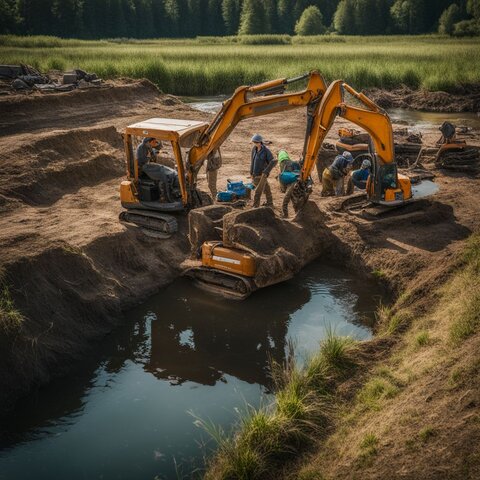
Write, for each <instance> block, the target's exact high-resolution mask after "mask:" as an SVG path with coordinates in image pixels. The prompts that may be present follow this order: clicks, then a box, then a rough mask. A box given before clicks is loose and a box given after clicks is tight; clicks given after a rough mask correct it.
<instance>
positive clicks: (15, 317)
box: [0, 276, 24, 335]
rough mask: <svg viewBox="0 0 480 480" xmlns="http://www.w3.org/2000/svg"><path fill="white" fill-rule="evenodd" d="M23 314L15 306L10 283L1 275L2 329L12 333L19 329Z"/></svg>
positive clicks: (0, 321)
mask: <svg viewBox="0 0 480 480" xmlns="http://www.w3.org/2000/svg"><path fill="white" fill-rule="evenodd" d="M23 320H24V317H23V315H22V314H21V313H20V312H19V311H18V310H17V309H16V308H15V304H14V302H13V299H12V296H11V294H10V290H9V288H8V285H7V284H6V283H5V281H4V280H3V278H2V277H1V276H0V331H2V332H3V333H4V334H6V335H11V334H12V333H15V332H17V331H18V330H19V328H20V327H21V325H22V323H23Z"/></svg>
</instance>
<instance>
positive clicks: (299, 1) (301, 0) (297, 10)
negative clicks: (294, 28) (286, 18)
mask: <svg viewBox="0 0 480 480" xmlns="http://www.w3.org/2000/svg"><path fill="white" fill-rule="evenodd" d="M312 3H313V2H312V1H311V0H293V12H292V13H293V21H294V23H296V22H297V21H298V19H299V18H300V17H301V16H302V13H303V12H304V11H305V9H306V8H307V7H308V5H311V4H312Z"/></svg>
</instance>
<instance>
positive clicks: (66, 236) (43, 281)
mask: <svg viewBox="0 0 480 480" xmlns="http://www.w3.org/2000/svg"><path fill="white" fill-rule="evenodd" d="M459 108H463V107H459ZM0 110H1V111H2V115H1V116H0V118H1V120H0V121H1V123H2V125H1V127H2V128H1V130H0V131H1V133H0V168H1V171H2V175H1V176H0V212H1V215H0V232H1V233H0V265H1V267H2V269H3V270H4V272H5V281H6V283H7V284H8V285H9V287H10V291H11V293H12V296H13V298H14V300H15V304H16V306H17V308H18V309H19V310H20V311H21V312H22V314H23V315H24V316H25V321H24V324H23V326H22V328H21V331H20V332H19V333H18V334H17V335H16V336H15V337H14V338H10V337H5V336H3V337H1V338H0V344H2V345H0V346H1V347H2V348H1V354H0V355H1V360H2V361H1V362H0V383H1V385H2V387H5V388H2V389H0V405H1V406H2V407H6V406H8V405H11V404H12V402H14V401H15V399H17V398H18V397H19V396H21V395H24V394H26V393H27V392H28V391H30V389H31V388H33V387H35V386H38V385H41V384H43V383H46V382H48V381H49V380H50V379H51V378H52V377H53V376H56V375H62V374H64V373H66V372H67V371H68V369H69V368H70V367H71V365H72V362H73V361H75V360H76V359H78V358H80V357H81V356H82V355H85V353H86V352H87V351H88V348H89V345H91V343H92V341H94V340H95V339H98V338H99V337H101V336H102V335H104V334H105V333H106V332H107V331H109V330H111V329H112V328H113V326H114V325H116V324H118V323H120V322H121V321H122V314H121V312H122V311H123V310H124V309H126V308H128V307H129V306H131V305H133V304H135V303H138V302H140V301H141V300H142V299H144V298H145V297H146V296H147V295H151V294H152V293H154V292H155V291H157V290H158V289H159V288H161V287H163V286H164V285H166V284H167V283H169V282H171V281H172V280H173V279H174V278H175V277H176V276H177V275H179V273H180V271H181V263H182V262H183V261H184V260H185V259H186V258H187V257H188V256H189V255H190V245H189V242H188V240H187V235H186V234H187V231H188V225H187V218H186V216H183V217H180V219H179V226H180V231H179V233H178V234H176V235H175V236H173V237H172V238H171V239H169V240H165V241H159V240H155V239H151V238H147V237H145V236H144V235H143V234H141V233H140V232H139V231H138V230H136V229H135V228H126V227H125V226H123V225H121V224H119V222H118V220H117V219H118V214H119V213H120V211H121V207H120V203H119V196H118V186H119V184H120V181H121V180H122V179H123V175H124V174H123V171H124V159H123V158H124V157H123V152H122V143H121V137H120V132H121V131H122V129H123V128H124V127H125V126H126V125H128V124H130V123H133V122H135V121H139V120H141V119H146V118H150V117H154V116H156V117H174V118H175V117H176V118H194V119H209V118H211V116H210V115H209V114H204V113H200V112H198V111H195V110H193V109H191V108H190V107H188V106H187V105H184V104H182V103H179V102H178V101H177V100H176V99H174V98H173V97H170V96H166V95H161V94H159V92H158V91H157V90H156V89H155V87H154V86H153V85H152V84H150V83H149V82H146V81H140V82H131V83H122V82H118V83H117V84H116V85H112V86H111V87H109V88H105V89H99V90H96V89H92V90H87V91H74V92H70V93H66V94H57V95H48V96H45V97H43V96H42V97H38V96H35V97H19V98H14V97H8V98H6V99H5V98H2V99H0ZM4 112H6V113H7V114H6V115H4V114H3V113H4ZM305 122H306V115H305V112H304V111H303V110H302V111H294V112H293V113H289V114H285V113H280V114H275V115H272V116H270V117H269V118H268V121H266V120H265V119H264V118H258V119H250V120H248V121H245V122H242V123H241V124H240V125H239V126H238V127H237V128H236V129H235V131H234V132H233V134H232V135H231V136H230V137H229V138H228V139H227V141H226V142H225V144H224V146H223V149H222V153H223V161H224V165H223V167H222V169H221V170H220V174H219V182H218V186H219V187H220V188H222V187H224V186H225V184H226V179H227V178H230V179H233V178H236V177H238V178H243V179H247V178H248V172H249V158H250V144H249V139H250V137H251V135H252V134H253V133H255V132H260V133H262V134H263V135H264V137H265V138H267V139H269V140H271V141H272V145H271V149H272V150H273V152H274V153H276V152H277V151H278V150H279V149H281V148H287V150H288V151H289V153H290V154H291V156H292V157H293V158H298V157H299V155H300V153H301V150H302V146H303V133H304V126H305ZM344 125H345V126H346V125H347V122H345V121H343V120H338V121H337V126H344ZM437 129H438V126H436V125H435V126H432V127H431V128H425V129H423V131H422V134H423V139H424V143H425V144H427V145H429V146H433V144H434V142H435V140H437V138H438V130H437ZM335 137H336V128H333V129H332V131H331V134H330V135H329V141H333V140H334V139H335ZM469 141H470V142H471V143H474V144H477V145H478V144H479V143H480V135H479V132H474V135H473V137H470V138H469ZM424 166H425V167H426V168H427V169H428V170H431V171H432V172H433V173H434V174H435V175H436V181H437V182H438V184H439V185H440V191H439V192H438V193H437V194H436V195H435V196H434V197H433V198H431V199H429V200H426V201H424V202H423V203H422V210H421V213H420V214H418V213H415V214H414V213H413V212H412V214H411V215H405V216H402V217H398V218H395V217H394V218H387V219H381V221H376V222H372V221H370V220H367V219H364V218H362V217H359V216H355V215H352V214H349V213H348V212H346V211H345V209H344V208H343V205H342V204H343V199H335V198H334V199H328V198H321V197H320V190H321V188H320V186H319V185H318V182H316V185H315V186H314V193H313V194H312V196H311V200H312V203H311V204H310V205H309V207H308V209H307V210H306V212H304V213H303V214H302V215H304V216H305V215H307V217H306V218H305V217H304V218H303V220H302V218H301V217H299V218H297V219H296V220H295V222H294V223H291V222H285V221H284V220H280V219H278V218H275V217H274V216H272V215H271V213H263V214H262V215H266V216H267V217H268V218H264V219H263V220H262V222H264V223H268V224H270V225H273V227H272V228H275V232H276V233H277V234H278V236H276V235H273V231H271V232H269V235H270V237H268V236H267V235H266V233H267V232H266V231H265V230H263V233H261V234H262V236H263V240H262V242H263V243H262V245H264V246H265V249H264V252H263V253H262V254H263V255H265V256H268V257H270V258H272V259H274V258H275V256H276V254H277V253H278V251H279V250H278V249H281V248H284V249H285V250H287V251H288V252H290V253H291V252H293V256H294V257H297V258H296V259H295V262H293V263H292V265H293V270H292V271H296V270H297V269H298V268H300V267H301V265H302V264H304V263H305V262H306V261H309V260H311V259H312V258H314V257H315V256H317V255H319V254H320V253H323V255H325V256H326V257H328V258H329V259H330V260H333V261H336V262H338V263H340V264H345V265H347V266H348V267H349V268H352V269H354V270H355V271H356V272H357V273H358V274H359V275H365V276H370V275H371V274H372V273H371V272H372V271H373V270H377V271H379V272H382V274H383V275H384V277H383V278H385V279H388V287H389V288H390V289H392V290H393V291H394V292H396V293H400V292H403V291H405V290H406V291H409V293H410V296H409V300H408V301H409V302H410V304H411V306H412V308H413V309H415V311H427V310H428V309H429V308H431V304H432V301H433V300H432V297H431V296H429V293H430V292H432V291H433V290H434V288H435V287H436V286H438V285H439V284H441V283H442V282H444V281H445V278H447V276H448V274H449V272H450V271H451V269H452V268H453V265H454V264H455V259H456V254H457V253H458V251H459V250H460V249H461V247H462V246H463V244H464V240H465V239H466V238H467V237H468V236H469V235H470V233H472V232H474V231H479V230H480V216H479V205H480V188H479V180H478V179H474V178H471V177H469V176H467V175H463V174H459V173H445V172H442V171H439V170H436V169H435V168H434V165H433V162H428V163H425V165H424ZM202 172H203V170H202ZM273 177H275V174H272V176H271V178H270V184H271V186H272V190H273V196H274V203H275V207H276V212H277V213H279V212H280V208H281V203H282V197H283V195H282V194H281V192H280V189H279V188H278V185H277V183H276V180H275V178H273ZM314 177H315V178H314V180H315V181H316V180H317V178H316V175H314ZM199 184H200V188H202V189H204V190H206V180H205V174H204V173H202V174H201V175H200V179H199ZM263 211H264V212H265V210H263ZM236 215H239V216H240V217H242V216H243V217H245V216H247V217H248V216H249V215H251V214H248V213H247V214H245V213H240V214H236ZM243 217H242V218H243ZM262 218H263V217H262ZM239 220H241V218H240V219H239ZM257 220H259V219H258V218H257ZM252 221H253V220H249V221H248V222H247V223H249V224H251V222H252ZM302 222H304V223H303V226H302ZM238 223H239V226H238V228H237V227H234V228H233V229H232V230H231V232H230V233H231V235H232V238H231V241H232V242H234V243H235V242H236V241H238V242H239V243H240V244H242V245H244V246H247V247H250V248H254V243H252V240H251V238H249V236H248V233H249V230H248V228H243V227H242V222H238ZM259 231H260V232H262V229H260V230H259ZM250 232H251V230H250ZM281 232H284V235H283V236H282V235H281ZM264 234H265V235H264ZM327 236H328V239H329V240H328V242H327V241H325V238H326V237H327ZM200 240H201V239H200V238H199V239H197V241H200ZM302 245H306V250H302ZM326 245H327V247H328V248H326ZM267 271H268V269H267ZM385 281H386V280H385ZM267 283H268V282H267V281H265V284H267ZM432 381H433V380H432ZM441 438H442V440H443V437H441ZM445 441H448V438H446V439H445ZM407 454H408V452H406V453H405V455H407ZM417 460H418V461H421V460H420V459H417V458H416V461H417ZM392 465H393V463H392ZM392 468H393V467H392ZM392 471H393V470H392ZM392 471H390V473H392ZM385 472H386V473H385ZM384 473H385V475H386V476H384V477H383V478H394V476H393V475H389V474H388V473H389V472H387V471H386V470H385V471H384ZM363 478H376V477H375V476H374V475H373V473H372V474H370V473H369V474H368V475H367V476H365V477H363ZM438 478H440V477H438Z"/></svg>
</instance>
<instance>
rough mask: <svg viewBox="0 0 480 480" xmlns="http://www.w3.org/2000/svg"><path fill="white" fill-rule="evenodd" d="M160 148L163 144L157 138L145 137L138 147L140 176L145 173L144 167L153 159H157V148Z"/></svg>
mask: <svg viewBox="0 0 480 480" xmlns="http://www.w3.org/2000/svg"><path fill="white" fill-rule="evenodd" d="M160 148H162V144H161V143H160V142H159V141H158V140H157V139H156V138H152V137H145V138H144V139H143V141H142V143H140V145H139V146H138V147H137V162H138V176H139V177H140V176H142V174H143V173H144V172H143V167H144V166H145V165H146V164H147V163H149V162H151V161H152V160H155V150H159V149H160ZM143 176H144V175H143Z"/></svg>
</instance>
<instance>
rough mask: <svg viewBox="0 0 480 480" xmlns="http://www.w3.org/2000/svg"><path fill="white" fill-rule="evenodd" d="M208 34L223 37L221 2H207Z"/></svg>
mask: <svg viewBox="0 0 480 480" xmlns="http://www.w3.org/2000/svg"><path fill="white" fill-rule="evenodd" d="M207 25H208V27H207V28H208V34H209V35H225V27H224V23H223V15H222V0H208V23H207Z"/></svg>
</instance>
